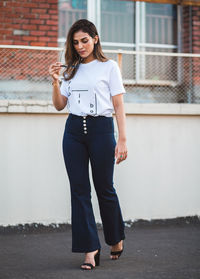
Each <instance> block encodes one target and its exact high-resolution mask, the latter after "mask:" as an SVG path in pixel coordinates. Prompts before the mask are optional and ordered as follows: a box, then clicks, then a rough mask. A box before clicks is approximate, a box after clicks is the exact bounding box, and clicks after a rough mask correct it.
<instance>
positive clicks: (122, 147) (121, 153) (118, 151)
mask: <svg viewBox="0 0 200 279" xmlns="http://www.w3.org/2000/svg"><path fill="white" fill-rule="evenodd" d="M127 152H128V151H127V146H126V141H122V140H118V142H117V144H116V147H115V158H116V159H117V161H116V164H119V163H121V162H122V161H124V160H126V158H127Z"/></svg>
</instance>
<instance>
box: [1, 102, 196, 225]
mask: <svg viewBox="0 0 200 279" xmlns="http://www.w3.org/2000/svg"><path fill="white" fill-rule="evenodd" d="M153 106H154V109H153V107H151V112H150V110H149V106H147V107H146V109H144V105H142V107H140V111H139V112H138V107H137V106H132V109H131V106H130V105H129V106H128V105H127V107H126V111H127V138H128V158H127V160H126V161H124V162H123V163H121V164H119V165H116V166H115V173H114V178H115V188H116V191H117V193H118V197H119V200H120V204H121V209H122V213H123V218H124V220H125V221H127V220H129V219H131V220H135V219H139V218H142V219H154V218H173V217H178V216H189V215H200V171H199V166H200V110H199V113H197V114H196V113H194V114H192V113H189V110H188V107H185V110H186V111H187V112H188V114H187V115H186V113H185V114H184V113H183V111H182V110H180V106H179V104H176V106H177V108H175V107H174V106H173V107H171V113H170V107H168V114H167V113H166V110H165V109H166V106H165V109H164V108H163V111H165V113H164V114H162V113H160V112H159V110H158V108H159V107H158V106H159V104H158V105H157V106H156V105H155V104H154V105H153ZM155 106H156V108H155ZM178 106H179V107H178ZM199 107H200V106H199ZM160 108H162V106H160ZM182 108H183V107H182ZM174 109H175V111H176V113H175V112H174ZM193 109H195V110H197V109H198V107H197V106H194V107H193ZM36 110H37V109H36ZM131 110H132V112H131ZM4 111H5V110H4ZM12 111H14V110H12ZM16 111H19V110H17V109H16ZM152 111H154V112H155V114H152ZM181 111H182V112H181ZM37 112H39V111H38V110H37ZM66 118H67V114H63V113H55V112H54V113H32V114H31V113H20V112H18V113H9V112H2V113H1V114H0V225H9V224H10V225H15V224H19V223H22V224H23V223H32V222H38V223H39V222H40V223H43V224H50V223H63V222H68V223H70V218H71V211H70V190H69V183H68V178H67V173H66V170H65V165H64V160H63V155H62V136H63V132H64V125H65V121H66ZM115 124H116V123H115ZM92 202H93V208H94V211H95V216H96V222H101V219H100V215H99V209H98V203H97V199H96V194H95V190H94V188H93V186H92Z"/></svg>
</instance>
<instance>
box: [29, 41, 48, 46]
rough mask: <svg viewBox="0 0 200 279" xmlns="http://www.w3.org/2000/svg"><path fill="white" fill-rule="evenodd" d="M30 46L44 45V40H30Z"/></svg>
mask: <svg viewBox="0 0 200 279" xmlns="http://www.w3.org/2000/svg"><path fill="white" fill-rule="evenodd" d="M30 45H31V46H46V43H45V42H31V43H30Z"/></svg>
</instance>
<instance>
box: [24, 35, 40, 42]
mask: <svg viewBox="0 0 200 279" xmlns="http://www.w3.org/2000/svg"><path fill="white" fill-rule="evenodd" d="M22 39H23V40H24V41H38V37H31V36H23V37H22Z"/></svg>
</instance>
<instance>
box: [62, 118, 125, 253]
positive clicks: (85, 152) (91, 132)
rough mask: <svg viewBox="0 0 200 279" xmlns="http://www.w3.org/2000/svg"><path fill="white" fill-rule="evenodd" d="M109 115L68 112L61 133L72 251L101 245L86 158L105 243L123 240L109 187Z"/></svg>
mask: <svg viewBox="0 0 200 279" xmlns="http://www.w3.org/2000/svg"><path fill="white" fill-rule="evenodd" d="M115 145H116V141H115V137H114V124H113V117H105V116H97V117H93V116H86V117H82V116H76V115H73V114H69V116H68V118H67V120H66V124H65V130H64V135H63V142H62V147H63V156H64V162H65V166H66V170H67V174H68V177H69V182H70V191H71V223H72V252H84V253H86V252H91V251H95V250H97V249H99V248H101V244H100V241H99V237H98V233H97V227H96V222H95V217H94V213H93V208H92V203H91V185H90V179H89V161H90V164H91V170H92V178H93V183H94V187H95V191H96V194H97V199H98V203H99V210H100V215H101V220H102V225H103V232H104V238H105V242H106V243H107V244H108V245H114V244H116V243H118V242H119V241H120V240H122V239H125V234H124V222H123V219H122V214H121V209H120V205H119V200H118V197H117V193H116V190H115V188H114V187H113V171H114V163H115Z"/></svg>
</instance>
